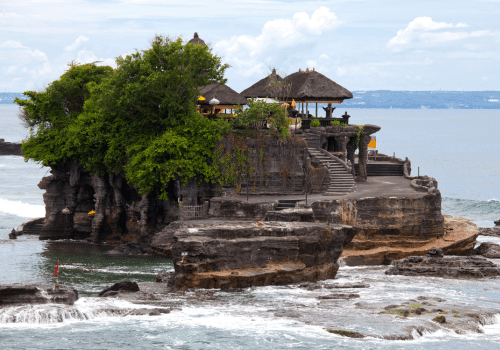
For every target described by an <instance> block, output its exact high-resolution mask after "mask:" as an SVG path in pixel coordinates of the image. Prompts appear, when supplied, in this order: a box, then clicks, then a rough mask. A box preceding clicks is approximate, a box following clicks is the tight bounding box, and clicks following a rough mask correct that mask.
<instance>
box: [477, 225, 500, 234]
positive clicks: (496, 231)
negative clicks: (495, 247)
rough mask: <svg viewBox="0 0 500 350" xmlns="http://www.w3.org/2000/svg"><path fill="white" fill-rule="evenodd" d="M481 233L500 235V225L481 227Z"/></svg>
mask: <svg viewBox="0 0 500 350" xmlns="http://www.w3.org/2000/svg"><path fill="white" fill-rule="evenodd" d="M479 235H481V236H490V237H500V226H498V225H497V226H495V227H481V228H480V229H479Z"/></svg>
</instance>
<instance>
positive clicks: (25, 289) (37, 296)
mask: <svg viewBox="0 0 500 350" xmlns="http://www.w3.org/2000/svg"><path fill="white" fill-rule="evenodd" d="M76 300H78V291H77V290H76V289H74V288H72V287H67V286H62V285H61V286H59V287H58V288H56V287H54V286H48V285H5V286H0V307H2V306H14V305H25V304H48V303H56V304H66V305H73V304H74V303H75V301H76Z"/></svg>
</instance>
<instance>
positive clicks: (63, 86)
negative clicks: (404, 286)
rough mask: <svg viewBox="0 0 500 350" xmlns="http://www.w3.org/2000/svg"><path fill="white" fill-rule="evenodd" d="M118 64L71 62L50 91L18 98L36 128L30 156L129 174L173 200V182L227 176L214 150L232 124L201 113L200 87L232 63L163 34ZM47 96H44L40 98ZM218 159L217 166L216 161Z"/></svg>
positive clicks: (28, 144) (27, 146) (144, 189)
mask: <svg viewBox="0 0 500 350" xmlns="http://www.w3.org/2000/svg"><path fill="white" fill-rule="evenodd" d="M117 65H118V68H117V69H116V70H112V69H111V68H110V67H98V66H97V65H95V64H88V65H78V64H75V63H73V64H72V65H71V68H70V69H69V70H68V71H67V72H66V73H65V74H63V75H62V76H61V78H60V79H59V80H57V81H55V82H53V83H52V84H51V85H50V86H49V88H48V89H47V91H46V92H45V93H36V92H27V93H25V95H27V96H28V97H30V100H16V103H17V104H18V105H19V106H21V107H22V108H23V118H24V120H25V122H26V124H27V126H28V127H30V128H31V130H32V134H31V136H30V137H29V138H28V140H26V141H25V142H24V144H23V151H24V154H25V158H26V159H34V160H36V161H39V162H42V164H44V165H65V164H66V163H67V162H68V161H70V160H72V161H76V162H78V163H79V164H80V165H81V166H82V167H83V168H84V169H85V170H87V171H89V172H98V173H99V174H104V173H108V172H110V173H119V172H124V173H125V176H126V178H127V181H128V182H131V183H132V184H133V185H134V186H135V187H136V188H137V189H138V190H139V192H140V193H143V194H148V193H155V194H157V195H158V196H159V197H160V198H161V199H168V193H167V184H168V182H169V181H171V180H173V179H178V180H181V181H182V182H184V183H187V181H188V180H189V179H192V178H197V179H199V180H205V181H212V182H213V181H215V178H217V177H220V176H222V174H221V170H220V168H219V167H218V165H217V164H214V163H213V162H212V161H210V159H211V158H212V159H213V157H214V154H213V153H212V149H213V148H214V146H215V143H216V142H217V141H218V140H220V139H221V138H222V137H223V135H224V134H225V133H227V132H229V131H230V130H231V126H230V125H229V124H228V123H227V122H225V121H211V120H209V119H207V118H205V117H203V116H201V115H199V114H198V113H197V112H196V101H197V99H198V97H199V87H200V86H203V85H208V84H209V83H210V82H212V81H217V82H220V83H224V82H225V80H224V79H223V75H224V71H225V70H226V68H227V65H223V64H222V63H221V59H220V57H218V56H216V55H213V54H212V53H211V52H210V50H209V49H208V48H207V47H206V46H202V45H192V44H186V45H184V44H183V43H182V40H181V39H177V40H172V39H170V38H166V37H162V36H157V37H155V38H154V39H153V40H152V42H151V46H150V48H149V49H148V50H145V51H141V52H140V51H136V52H135V53H133V54H131V55H128V56H127V57H126V58H118V59H117ZM38 95H40V96H38ZM210 164H212V165H210Z"/></svg>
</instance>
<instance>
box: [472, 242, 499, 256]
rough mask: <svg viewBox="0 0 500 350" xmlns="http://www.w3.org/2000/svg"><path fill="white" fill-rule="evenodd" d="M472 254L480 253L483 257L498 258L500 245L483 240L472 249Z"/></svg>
mask: <svg viewBox="0 0 500 350" xmlns="http://www.w3.org/2000/svg"><path fill="white" fill-rule="evenodd" d="M474 254H476V255H482V256H484V257H485V258H490V259H498V258H500V245H499V244H496V243H493V242H483V243H481V245H480V246H479V247H477V248H476V249H474Z"/></svg>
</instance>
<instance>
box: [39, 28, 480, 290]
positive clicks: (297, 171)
mask: <svg viewBox="0 0 500 350" xmlns="http://www.w3.org/2000/svg"><path fill="white" fill-rule="evenodd" d="M188 43H190V44H196V45H205V42H204V41H203V40H202V39H200V38H199V36H198V35H197V34H196V33H195V35H194V38H193V39H191V40H190V41H189V42H188ZM276 83H278V84H276ZM280 86H281V88H278V89H277V87H280ZM283 87H285V88H283ZM200 94H201V97H200V98H199V100H198V111H199V113H201V114H203V115H205V116H207V117H208V118H224V119H230V118H233V117H234V114H237V113H238V111H237V110H238V108H241V106H244V105H246V104H248V103H249V102H248V101H249V100H248V99H260V100H261V101H264V102H266V103H279V104H280V106H283V108H287V111H288V116H289V118H290V120H291V121H292V123H291V124H290V126H289V128H290V129H289V130H290V135H289V136H288V137H287V138H286V139H277V138H273V137H269V136H267V134H266V132H267V131H268V130H269V126H268V125H267V122H266V121H267V119H266V118H267V116H266V118H263V122H262V123H258V124H257V125H255V128H256V129H258V130H261V131H262V132H260V134H259V135H264V136H262V137H260V136H259V137H254V138H252V137H239V135H238V132H240V130H238V129H237V128H234V129H233V133H232V134H231V135H227V136H225V137H224V138H223V139H222V140H220V141H219V143H218V144H217V145H216V150H214V152H216V151H217V152H220V153H217V154H220V155H221V157H227V159H228V161H227V163H226V164H232V165H230V166H234V167H235V168H237V167H241V168H240V170H241V169H243V170H242V171H240V172H239V175H237V177H236V178H235V182H234V183H232V184H225V185H220V184H218V183H207V182H204V181H201V180H199V181H198V180H197V179H191V180H188V181H187V183H182V182H180V181H177V180H176V181H171V182H170V183H169V184H168V187H167V190H168V192H169V193H168V197H169V200H160V199H158V198H156V197H154V196H148V195H141V194H139V193H138V192H137V191H136V189H135V188H134V187H133V184H129V183H127V181H126V179H125V177H124V175H122V174H116V175H115V174H105V175H104V176H97V175H95V174H89V173H87V172H85V170H83V169H81V168H79V167H78V165H75V164H73V165H69V166H68V167H67V168H64V169H63V168H58V169H53V170H52V171H51V173H52V175H50V176H47V177H44V178H43V179H42V181H41V182H40V184H39V187H40V188H41V189H44V190H45V191H46V193H45V194H44V202H45V205H46V216H45V218H44V219H43V229H42V230H41V235H40V239H75V238H79V239H86V240H89V241H91V242H96V243H97V242H104V241H105V242H108V243H114V244H122V245H124V246H126V245H127V244H129V243H133V244H136V246H135V247H136V248H137V249H139V248H140V249H142V250H143V251H144V252H147V253H150V254H156V255H161V256H164V257H166V258H168V259H172V260H173V264H174V268H175V272H174V273H173V274H172V276H170V277H169V278H168V279H169V283H172V285H174V286H175V289H177V290H182V289H188V288H244V287H249V286H262V285H271V284H274V285H277V284H289V283H297V282H303V281H318V280H324V279H330V278H334V277H335V275H336V273H337V270H338V269H339V264H340V263H343V264H347V265H382V264H389V263H390V262H391V261H394V260H397V259H401V258H404V257H408V256H411V255H424V254H426V253H427V251H429V249H431V248H433V247H438V248H441V249H442V250H443V252H444V253H445V254H454V255H467V254H469V253H470V252H471V250H472V249H473V246H474V241H475V237H477V228H475V226H474V225H473V224H472V223H469V222H467V221H466V220H465V221H463V220H462V221H460V220H457V219H456V218H447V219H446V221H445V219H444V217H443V215H442V214H441V193H440V191H439V190H438V188H437V187H438V183H437V181H436V180H435V179H434V178H431V177H428V176H411V164H410V161H409V160H408V159H405V160H403V159H399V158H395V157H391V156H387V155H384V154H381V153H378V152H377V151H376V149H375V146H376V144H375V142H374V134H375V133H376V132H377V131H379V130H380V127H379V126H376V125H371V124H366V125H362V126H361V125H354V124H352V121H351V117H350V116H349V115H348V114H347V112H346V113H344V114H343V115H340V116H338V117H335V116H334V115H333V114H334V110H335V107H334V106H338V105H339V104H340V103H342V101H344V100H345V99H350V98H352V97H353V95H352V93H351V92H350V91H349V90H347V89H346V88H344V87H342V86H341V85H339V84H337V83H336V82H334V81H332V80H331V79H329V78H328V77H326V76H325V75H323V74H321V73H320V72H317V71H316V70H315V69H314V68H312V69H308V68H306V69H305V70H302V69H301V70H299V71H298V72H295V73H293V74H290V75H288V76H283V77H282V76H280V75H279V74H278V73H277V72H276V71H275V70H273V71H272V72H271V74H269V75H268V76H266V77H263V78H262V79H261V80H259V81H257V82H256V83H255V84H253V85H252V86H250V87H248V88H246V89H244V90H243V91H241V92H240V93H238V92H236V91H234V90H233V89H231V88H230V87H229V86H227V85H220V84H218V83H213V84H210V85H207V86H203V87H201V88H200ZM320 104H321V105H326V106H325V107H324V108H322V109H323V110H322V111H321V112H322V113H323V111H324V112H325V117H322V118H319V117H318V116H319V112H320V110H319V105H320ZM369 148H372V150H370V151H369ZM356 151H357V153H356ZM237 152H244V153H245V157H243V158H245V160H244V162H241V163H238V162H236V161H234V162H233V163H231V161H233V160H234V158H235V156H234V155H235V153H237ZM231 157H233V158H231ZM250 168H251V169H252V171H250ZM89 211H91V212H92V213H93V215H92V216H90V214H88V213H89ZM120 247H121V246H118V248H117V249H118V250H119V251H120V249H122V248H120ZM123 249H128V248H127V247H125V248H123ZM134 249H135V248H134Z"/></svg>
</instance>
